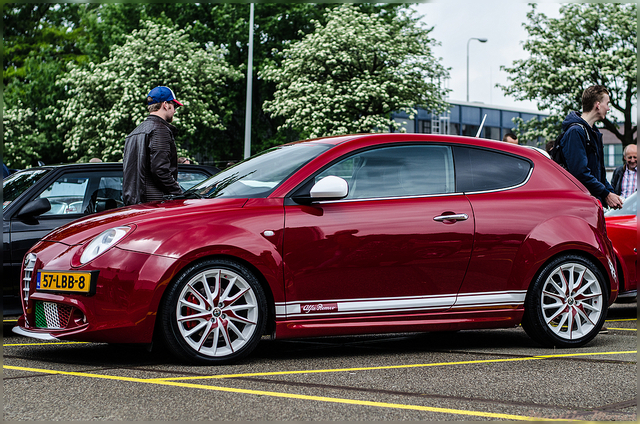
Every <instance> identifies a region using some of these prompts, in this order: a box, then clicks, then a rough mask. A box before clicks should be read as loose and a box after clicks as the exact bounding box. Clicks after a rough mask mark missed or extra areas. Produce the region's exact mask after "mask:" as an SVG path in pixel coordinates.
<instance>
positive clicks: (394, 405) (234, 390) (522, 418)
mask: <svg viewBox="0 0 640 424" xmlns="http://www.w3.org/2000/svg"><path fill="white" fill-rule="evenodd" d="M2 367H3V368H4V369H11V370H17V371H29V372H38V373H44V374H57V375H70V376H76V377H88V378H100V379H108V380H119V381H126V382H134V383H145V384H157V385H164V386H173V387H183V388H191V389H201V390H212V391H219V392H229V393H241V394H249V395H257V396H271V397H279V398H289V399H297V400H311V401H318V402H330V403H341V404H349V405H359V406H373V407H378V408H390V409H407V410H414V411H425V412H436V413H442V414H454V415H466V416H472V417H485V418H496V419H502V420H517V421H580V420H569V419H566V418H541V417H530V416H526V415H514V414H501V413H496V412H484V411H468V410H463V409H450V408H438V407H433V406H421V405H407V404H401V403H387V402H374V401H366V400H356V399H345V398H333V397H327V396H311V395H302V394H295V393H282V392H269V391H263V390H249V389H237V388H232V387H220V386H207V385H202V384H193V383H181V382H176V381H166V380H161V379H144V378H132V377H119V376H111V375H104V374H90V373H83V372H73V371H57V370H47V369H38V368H26V367H15V366H11V365H3V366H2Z"/></svg>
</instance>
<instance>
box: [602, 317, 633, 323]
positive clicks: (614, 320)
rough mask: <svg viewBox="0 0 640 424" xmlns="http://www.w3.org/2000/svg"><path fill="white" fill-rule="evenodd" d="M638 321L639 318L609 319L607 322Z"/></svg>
mask: <svg viewBox="0 0 640 424" xmlns="http://www.w3.org/2000/svg"><path fill="white" fill-rule="evenodd" d="M622 321H638V318H621V319H607V320H605V322H622Z"/></svg>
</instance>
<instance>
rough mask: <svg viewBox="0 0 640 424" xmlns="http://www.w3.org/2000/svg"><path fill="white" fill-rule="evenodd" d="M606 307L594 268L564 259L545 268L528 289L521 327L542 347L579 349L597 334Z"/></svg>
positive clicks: (582, 261)
mask: <svg viewBox="0 0 640 424" xmlns="http://www.w3.org/2000/svg"><path fill="white" fill-rule="evenodd" d="M607 307H608V289H607V284H606V283H605V279H604V277H603V275H602V273H601V272H600V270H599V269H598V267H596V266H595V264H593V262H591V261H590V260H587V259H586V258H583V257H581V256H576V255H565V256H562V257H559V258H557V259H555V260H554V261H552V262H551V263H549V264H548V265H546V266H545V267H544V269H543V270H542V272H540V274H539V276H538V278H537V279H536V280H535V281H534V283H533V285H532V286H531V288H530V290H529V293H528V295H527V299H526V301H525V313H524V317H523V321H522V327H523V328H524V329H525V331H526V332H527V334H528V335H529V336H530V337H531V338H532V339H534V340H536V341H537V342H539V343H541V344H543V345H545V346H555V347H579V346H582V345H584V344H586V343H588V342H589V341H591V340H592V339H593V338H594V337H595V336H596V335H597V334H598V332H599V331H600V329H601V328H602V325H603V324H604V320H605V317H606V315H607Z"/></svg>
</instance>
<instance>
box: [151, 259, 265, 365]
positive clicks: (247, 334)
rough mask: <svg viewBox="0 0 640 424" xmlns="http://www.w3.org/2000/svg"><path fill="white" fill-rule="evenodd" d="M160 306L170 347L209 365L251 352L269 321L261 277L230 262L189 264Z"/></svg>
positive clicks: (163, 332) (226, 361)
mask: <svg viewBox="0 0 640 424" xmlns="http://www.w3.org/2000/svg"><path fill="white" fill-rule="evenodd" d="M207 288H208V289H207ZM160 310H161V316H160V330H161V334H162V337H163V339H164V341H165V343H166V345H167V347H168V348H169V350H170V351H171V352H172V353H174V354H175V355H177V356H179V357H181V358H183V359H186V360H187V361H189V362H192V363H197V364H206V365H218V364H226V363H232V362H236V361H238V360H239V359H241V358H243V357H245V356H246V355H248V354H249V353H250V352H251V351H252V350H253V349H254V348H255V347H256V345H257V344H258V342H259V341H260V338H261V337H262V334H263V332H264V329H265V325H266V320H267V312H266V311H267V301H266V297H265V295H264V291H263V290H262V286H261V285H260V283H259V282H258V280H257V278H256V277H255V276H254V275H253V273H252V272H251V271H249V270H248V269H247V268H246V267H245V266H243V265H241V264H238V263H236V262H233V261H229V260H206V261H203V262H200V263H197V264H194V265H192V266H190V267H188V268H187V269H186V270H184V271H183V272H182V273H181V274H180V276H179V277H178V279H177V280H176V282H175V283H174V284H172V285H171V286H170V287H169V288H168V289H167V293H165V296H164V298H163V301H162V305H161V309H160Z"/></svg>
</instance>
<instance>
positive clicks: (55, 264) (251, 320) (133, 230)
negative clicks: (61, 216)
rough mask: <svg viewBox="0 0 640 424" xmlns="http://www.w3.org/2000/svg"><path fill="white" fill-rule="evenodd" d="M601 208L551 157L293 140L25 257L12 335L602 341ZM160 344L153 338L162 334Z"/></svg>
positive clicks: (182, 348)
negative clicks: (452, 334)
mask: <svg viewBox="0 0 640 424" xmlns="http://www.w3.org/2000/svg"><path fill="white" fill-rule="evenodd" d="M605 234H606V230H605V221H604V212H603V210H602V206H601V205H600V203H599V202H598V201H597V200H596V199H595V198H593V197H592V196H590V195H589V193H588V192H587V191H586V189H585V188H584V186H582V184H580V183H579V182H578V181H577V180H576V179H575V178H573V177H572V176H571V175H570V174H569V173H567V172H566V171H565V170H564V169H562V168H561V167H560V166H559V165H558V164H556V163H555V162H553V161H551V160H549V159H548V158H547V157H545V156H544V155H543V154H541V153H540V152H538V151H536V150H533V149H528V148H525V147H523V146H516V145H511V144H508V143H503V142H497V141H491V140H481V139H476V138H468V137H454V136H438V135H430V134H364V135H352V136H343V137H331V138H324V139H317V140H310V141H306V142H298V143H293V144H289V145H285V146H280V147H276V148H273V149H271V150H268V151H266V152H263V153H262V154H258V155H256V156H253V157H252V158H250V159H248V160H246V161H243V162H241V163H239V164H237V165H235V166H233V167H231V168H228V169H226V170H224V171H223V172H220V173H219V174H217V175H215V176H213V177H211V178H209V179H208V180H206V181H204V182H202V183H201V184H199V185H197V186H195V187H194V188H192V189H191V190H189V191H187V192H186V193H184V194H183V195H182V196H177V197H174V198H173V199H171V200H165V201H161V202H151V203H147V204H144V205H136V206H129V207H124V208H121V209H118V210H116V211H105V212H101V213H97V214H95V215H92V216H89V217H86V218H84V219H81V220H78V221H74V222H73V223H71V224H67V225H65V226H63V227H61V228H58V229H57V230H55V231H53V232H51V233H49V234H48V235H47V236H46V238H44V239H43V240H41V241H40V242H38V243H37V244H36V245H35V246H34V247H33V248H32V249H31V250H30V251H29V252H28V253H27V255H26V256H25V262H24V266H23V269H22V278H21V291H22V292H23V298H22V303H23V310H24V313H23V315H22V316H21V317H20V318H19V319H18V325H17V326H16V327H15V328H14V330H13V331H14V332H16V333H18V334H22V335H26V336H30V337H35V338H41V339H53V338H58V339H62V340H79V341H94V342H106V343H152V341H154V340H156V341H158V340H160V341H164V342H166V345H167V346H168V349H169V350H170V351H172V352H173V353H175V354H176V355H178V356H179V357H182V358H184V359H185V360H187V361H192V362H198V363H205V364H219V363H225V362H233V361H237V360H238V359H240V358H242V357H243V356H245V355H247V354H249V353H250V352H251V351H252V350H253V349H254V348H255V347H256V345H257V344H258V343H259V341H260V339H261V337H262V335H264V334H269V335H271V336H272V337H275V338H283V339H286V338H295V337H312V336H330V335H347V334H362V333H381V332H405V331H452V330H464V329H472V328H507V327H515V326H517V325H518V324H520V323H522V325H523V327H524V329H525V330H526V331H527V333H528V334H529V335H530V336H531V337H532V338H533V339H534V340H537V341H538V342H540V343H543V344H545V345H548V346H557V347H578V346H582V345H584V344H585V343H588V342H589V341H590V340H592V339H593V338H594V337H595V336H596V335H597V334H598V331H599V330H600V328H601V327H602V324H603V323H604V320H605V317H606V315H607V308H608V306H609V305H610V303H611V302H613V301H615V298H616V296H617V293H618V279H617V277H616V270H615V256H614V253H613V249H612V247H611V243H610V241H609V239H607V237H606V235H605ZM154 346H157V344H154Z"/></svg>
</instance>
